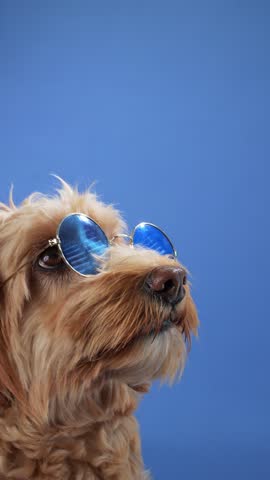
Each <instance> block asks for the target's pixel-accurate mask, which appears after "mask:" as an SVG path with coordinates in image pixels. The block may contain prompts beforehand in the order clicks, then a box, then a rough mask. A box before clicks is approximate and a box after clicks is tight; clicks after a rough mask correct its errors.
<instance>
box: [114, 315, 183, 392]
mask: <svg viewBox="0 0 270 480" xmlns="http://www.w3.org/2000/svg"><path fill="white" fill-rule="evenodd" d="M185 359H186V346H185V341H184V338H183V335H182V333H181V329H180V328H179V327H177V326H176V325H175V324H174V323H173V322H172V321H171V320H169V319H168V320H167V321H165V322H164V323H163V325H162V327H161V329H160V331H159V332H158V333H156V332H153V333H150V334H148V335H145V336H141V337H140V338H138V339H137V340H136V341H135V342H134V344H133V345H132V347H131V348H128V349H126V351H125V353H124V354H123V357H122V358H121V356H120V358H119V360H120V361H119V362H117V361H116V363H115V367H114V366H113V364H114V361H113V362H112V365H111V367H113V368H111V370H110V373H111V375H112V376H113V377H116V378H119V379H120V380H121V381H124V382H125V383H127V384H128V385H130V386H132V387H135V389H136V387H137V386H139V385H141V384H143V383H147V382H148V383H150V382H152V381H153V380H156V379H158V378H160V379H162V380H166V379H167V380H168V381H173V380H174V379H175V377H180V375H181V373H182V371H183V368H184V365H185ZM115 360H116V359H115ZM121 360H122V362H121ZM117 363H118V364H117Z"/></svg>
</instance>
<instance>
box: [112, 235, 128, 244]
mask: <svg viewBox="0 0 270 480" xmlns="http://www.w3.org/2000/svg"><path fill="white" fill-rule="evenodd" d="M117 238H125V239H128V240H129V245H132V244H133V238H132V237H131V235H126V234H125V233H119V234H118V235H114V236H113V237H112V239H111V240H110V244H111V245H113V243H114V240H116V239H117Z"/></svg>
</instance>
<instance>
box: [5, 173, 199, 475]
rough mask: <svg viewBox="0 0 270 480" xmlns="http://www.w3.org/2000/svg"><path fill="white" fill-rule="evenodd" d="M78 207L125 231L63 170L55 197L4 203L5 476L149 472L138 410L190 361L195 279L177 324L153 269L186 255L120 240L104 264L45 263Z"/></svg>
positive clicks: (110, 229)
mask: <svg viewBox="0 0 270 480" xmlns="http://www.w3.org/2000/svg"><path fill="white" fill-rule="evenodd" d="M71 212H81V213H85V214H87V215H89V216H91V217H92V218H93V219H95V220H96V221H97V222H98V223H99V224H100V226H101V227H102V228H103V230H104V231H105V233H106V234H107V236H108V238H109V239H110V238H112V237H113V236H114V235H116V234H119V233H121V232H122V233H123V232H125V231H126V227H125V224H124V221H123V220H122V218H121V216H120V214H119V212H117V211H116V210H115V209H114V208H113V207H112V206H106V205H104V204H103V203H102V202H100V201H99V200H98V199H97V198H96V196H95V195H94V194H93V193H89V192H86V193H84V194H79V193H78V192H77V191H76V190H74V189H72V188H71V187H70V186H69V185H67V184H66V183H64V182H62V188H61V190H59V192H58V195H56V196H55V197H52V198H49V197H45V196H42V195H38V194H33V195H32V196H30V197H29V198H28V199H27V200H25V201H24V202H23V203H22V205H21V206H20V207H18V208H16V207H15V205H14V203H13V201H12V199H11V202H10V206H6V205H4V204H1V206H0V478H3V479H18V480H19V479H20V480H23V479H38V480H39V479H43V480H45V479H48V480H49V479H50V480H64V479H65V480H69V479H75V480H96V479H108V480H109V479H110V480H131V479H132V480H134V479H136V480H137V479H138V480H142V479H146V478H148V475H147V473H146V472H144V468H143V462H142V458H141V451H140V440H139V434H138V426H137V423H136V420H135V418H134V416H133V412H134V410H135V409H136V406H137V404H138V401H139V398H140V396H141V394H142V393H144V392H146V391H147V390H148V388H149V386H150V383H151V381H152V380H153V379H156V378H169V379H173V378H174V377H175V375H176V374H179V373H181V371H182V369H183V367H184V362H185V356H186V347H185V339H186V340H188V341H190V334H191V332H193V333H196V330H197V326H198V319H197V315H196V310H195V307H194V304H193V301H192V299H191V296H190V291H189V286H187V285H186V286H185V288H186V296H185V298H184V300H183V301H182V302H181V303H180V304H179V306H178V307H177V310H176V315H177V317H178V319H179V322H178V325H176V326H174V327H172V328H170V329H169V330H167V331H164V332H162V333H159V330H160V328H161V325H162V322H163V320H165V319H166V317H168V308H165V307H164V306H162V305H161V304H158V303H157V302H154V301H153V300H152V299H151V298H150V296H149V297H148V296H147V295H146V294H145V293H144V292H143V289H142V287H143V283H144V279H145V277H146V275H147V274H149V272H151V271H152V270H153V269H154V268H156V267H157V266H161V265H178V262H177V261H176V260H171V259H169V258H167V257H162V256H160V255H158V254H157V253H155V252H151V251H147V250H144V249H139V248H131V247H130V246H127V245H125V244H124V242H122V241H121V240H118V241H117V244H115V245H114V246H113V247H111V248H110V252H109V253H110V254H109V256H106V258H104V259H103V261H102V263H101V266H100V273H99V274H98V275H94V276H91V277H87V278H84V277H82V276H80V275H78V274H76V273H75V272H73V271H71V270H70V269H67V270H66V271H65V272H64V273H63V274H62V273H43V272H41V271H40V270H39V269H37V268H36V266H35V265H36V264H35V261H36V258H37V256H38V255H39V253H40V252H41V251H42V250H44V249H45V248H46V245H47V242H48V239H50V238H53V237H54V236H55V233H56V228H57V226H58V224H59V222H60V221H61V220H62V218H63V217H64V216H65V215H67V214H68V213H71ZM153 329H154V330H155V331H156V334H155V335H153V333H151V334H150V332H152V331H153Z"/></svg>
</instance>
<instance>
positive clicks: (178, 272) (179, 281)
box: [145, 267, 186, 303]
mask: <svg viewBox="0 0 270 480" xmlns="http://www.w3.org/2000/svg"><path fill="white" fill-rule="evenodd" d="M185 283H186V272H185V270H184V269H183V268H179V267H158V268H155V269H154V270H153V271H152V272H151V273H150V274H149V275H148V276H147V277H146V280H145V290H146V291H148V292H150V293H152V294H155V295H157V296H159V297H160V298H161V299H162V300H163V301H164V302H168V303H178V302H181V300H183V298H184V296H185V290H184V288H183V285H185Z"/></svg>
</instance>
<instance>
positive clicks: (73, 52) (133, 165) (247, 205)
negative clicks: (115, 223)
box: [0, 0, 270, 480]
mask: <svg viewBox="0 0 270 480" xmlns="http://www.w3.org/2000/svg"><path fill="white" fill-rule="evenodd" d="M269 27H270V2H268V1H260V0H258V1H255V0H254V1H247V0H246V1H236V0H235V1H229V0H228V1H226V2H225V1H218V0H216V1H212V2H209V1H197V2H196V1H185V2H182V1H176V2H173V1H170V0H167V1H163V2H158V1H157V0H156V1H147V0H146V1H136V2H135V1H129V0H126V1H118V0H113V1H99V2H98V1H96V2H92V1H83V0H80V1H75V0H74V1H65V2H62V1H59V0H58V1H46V2H42V1H29V0H25V1H23V2H22V1H18V0H12V1H9V0H1V1H0V69H1V72H0V74H1V75H0V82H1V93H0V135H1V141H0V162H1V170H0V193H1V199H2V200H6V199H7V197H8V190H9V186H10V184H11V183H12V182H13V183H14V185H15V200H16V201H21V200H22V199H23V198H24V197H25V196H26V195H28V194H29V193H30V192H32V191H34V190H38V191H42V192H52V191H53V188H54V187H55V186H56V181H55V179H53V178H52V177H50V176H49V173H51V172H53V173H57V174H59V175H61V176H63V177H64V178H65V179H66V180H68V181H69V182H71V183H75V182H78V183H79V185H80V187H81V188H84V187H87V186H88V184H90V183H91V182H92V181H93V180H97V181H98V183H97V185H96V190H97V191H98V192H99V193H100V194H102V197H103V199H104V200H105V201H107V202H114V203H116V204H117V205H118V206H119V207H120V209H121V210H122V211H123V212H124V214H125V217H126V219H127V220H128V223H129V224H130V226H132V225H134V224H136V223H138V222H139V221H140V220H148V221H152V222H154V223H157V224H158V225H160V226H162V227H163V228H164V229H165V230H166V231H167V232H168V233H169V235H170V236H171V237H172V238H173V239H174V242H175V245H176V247H177V249H178V250H179V252H180V257H181V259H182V261H183V262H184V263H185V264H186V265H187V266H188V267H189V269H190V270H191V272H192V274H193V277H192V278H193V285H194V288H193V292H194V297H195V300H196V302H197V305H198V309H199V313H200V319H201V329H200V339H199V341H197V342H195V343H194V347H193V350H192V352H191V356H190V357H189V360H188V365H187V369H186V371H185V374H184V378H183V381H182V382H181V383H180V384H178V385H176V386H174V387H173V389H170V388H168V387H162V388H161V389H160V387H159V386H154V388H153V390H152V392H151V394H150V395H149V396H146V397H145V398H144V400H143V401H142V403H141V406H140V409H139V412H138V417H139V420H140V423H141V431H142V438H143V452H144V458H145V462H146V465H147V466H148V467H149V468H150V469H151V470H152V472H153V476H154V478H155V479H157V480H167V479H170V480H174V479H175V480H176V479H180V478H184V479H185V480H191V479H198V478H200V479H207V480H211V479H219V480H222V479H227V478H231V479H245V480H247V479H257V478H259V479H260V480H263V479H269V478H270V415H269V406H270V386H269V366H270V361H269V343H270V339H269V336H270V323H269V321H270V315H269V313H270V311H269V310H270V309H269V267H270V261H269V240H270V238H269V232H270V229H269V200H270V198H269V196H270V195H269V153H270V135H269V107H270V95H269V85H270V84H269V81H270V60H269V58H270V57H269V47H270V28H269Z"/></svg>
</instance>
